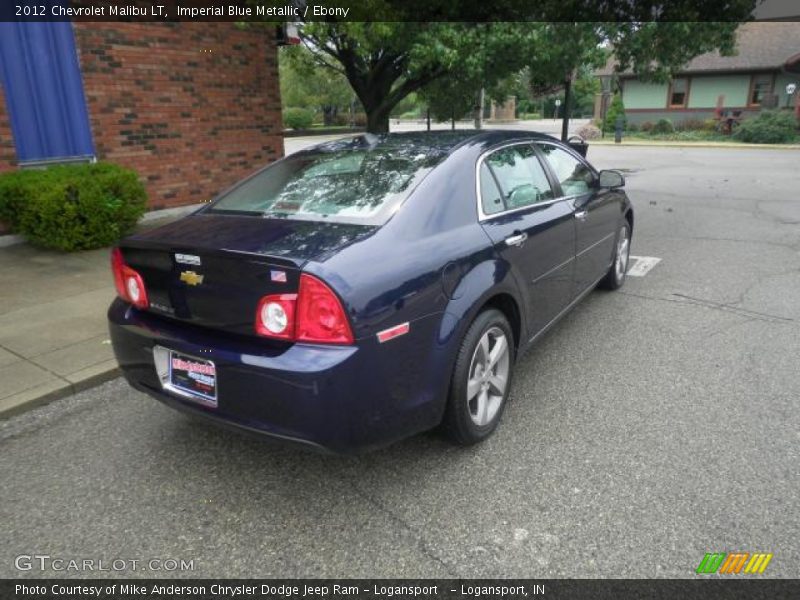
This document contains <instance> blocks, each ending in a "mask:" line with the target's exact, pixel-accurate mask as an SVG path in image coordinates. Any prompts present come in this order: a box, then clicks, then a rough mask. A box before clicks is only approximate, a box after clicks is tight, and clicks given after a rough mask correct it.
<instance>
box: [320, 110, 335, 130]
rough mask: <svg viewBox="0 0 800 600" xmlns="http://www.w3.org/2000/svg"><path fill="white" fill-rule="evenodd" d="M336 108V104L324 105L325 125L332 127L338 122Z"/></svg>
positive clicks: (323, 122)
mask: <svg viewBox="0 0 800 600" xmlns="http://www.w3.org/2000/svg"><path fill="white" fill-rule="evenodd" d="M337 112H338V111H337V110H336V107H335V106H332V105H326V106H323V107H322V124H323V125H325V127H330V126H332V125H335V124H336V113H337Z"/></svg>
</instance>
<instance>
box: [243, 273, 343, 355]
mask: <svg viewBox="0 0 800 600" xmlns="http://www.w3.org/2000/svg"><path fill="white" fill-rule="evenodd" d="M256 333H257V334H258V335H263V336H265V337H271V338H277V339H283V340H291V341H295V342H307V343H313V344H352V343H353V333H352V331H351V330H350V323H349V322H348V320H347V315H346V314H345V312H344V308H343V307H342V303H341V302H340V301H339V298H338V297H337V296H336V294H334V293H333V290H331V288H329V287H328V286H327V285H325V284H324V283H323V282H322V281H320V280H319V279H317V278H316V277H313V276H311V275H307V274H306V273H302V274H301V275H300V287H299V290H298V292H297V294H274V295H270V296H264V297H263V298H262V299H261V300H260V301H259V303H258V308H257V310H256Z"/></svg>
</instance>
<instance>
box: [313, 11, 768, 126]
mask: <svg viewBox="0 0 800 600" xmlns="http://www.w3.org/2000/svg"><path fill="white" fill-rule="evenodd" d="M319 3H321V0H320V2H316V3H315V4H319ZM322 3H324V2H322ZM574 4H575V3H569V2H567V3H565V2H564V1H563V0H541V1H540V2H536V3H532V2H527V1H526V2H523V1H521V0H498V1H497V2H495V3H493V5H492V8H493V12H492V15H489V14H486V15H483V16H484V17H490V16H494V18H495V19H496V18H498V15H500V16H507V18H509V19H510V18H512V17H513V18H514V19H515V20H514V21H511V20H509V21H488V22H480V23H460V22H444V21H441V22H440V21H435V20H428V21H425V17H426V15H431V14H434V15H435V16H436V17H438V18H443V19H446V18H453V17H454V16H456V15H459V14H461V15H463V14H464V12H463V11H464V10H465V9H464V8H463V6H462V5H461V4H460V3H459V2H457V1H456V0H438V1H436V0H426V1H425V2H423V1H422V0H403V1H402V2H401V1H400V0H362V1H361V2H360V3H359V4H358V5H357V6H356V8H357V10H356V12H355V18H358V15H362V18H366V17H369V18H371V19H380V18H384V19H386V21H377V20H376V21H370V22H352V21H345V20H337V18H336V17H326V20H325V21H314V22H305V23H302V25H301V27H300V32H299V33H300V38H301V40H302V42H303V44H304V45H305V46H306V48H307V49H308V51H309V52H310V53H311V55H312V58H313V60H314V61H315V62H316V64H318V65H320V66H322V67H325V68H326V69H329V70H331V71H334V72H336V73H339V74H341V75H342V76H343V77H345V78H347V80H348V81H349V83H350V86H351V87H352V89H353V91H354V92H355V94H356V95H357V96H358V99H359V100H360V101H361V104H362V105H363V106H364V109H365V111H366V113H367V129H368V130H369V131H372V132H383V131H387V130H388V126H389V114H390V113H391V111H392V109H393V107H394V106H395V105H397V103H398V102H400V101H401V100H402V99H403V98H405V97H406V96H408V95H409V94H411V93H412V92H417V91H420V90H423V89H424V88H426V87H427V86H429V85H431V84H432V83H433V82H435V81H437V80H440V79H443V78H446V77H448V76H451V77H454V78H457V80H458V87H459V88H460V87H462V86H463V87H466V86H468V85H470V86H472V88H473V89H474V90H475V91H476V92H477V91H478V90H480V89H481V88H484V89H486V90H493V89H497V86H498V84H499V82H501V81H502V80H503V79H505V78H507V77H509V76H510V75H512V74H514V73H517V72H519V71H520V70H522V69H523V68H524V67H526V66H528V67H529V68H530V73H531V81H532V86H534V88H535V89H542V88H545V87H550V88H551V89H556V88H561V89H564V91H565V94H566V95H567V96H568V97H569V94H570V88H571V86H572V82H573V81H574V79H575V76H576V72H577V71H578V69H580V68H581V67H582V66H585V65H598V64H600V62H601V60H602V59H603V58H605V51H604V50H603V48H604V47H606V46H608V45H609V44H610V45H611V46H612V47H613V48H614V52H615V54H616V56H617V59H618V61H619V65H618V66H619V68H620V69H627V68H632V69H633V70H634V71H636V73H638V74H640V75H642V76H644V77H651V78H654V79H658V78H665V77H668V76H669V74H670V73H672V72H673V71H674V70H676V69H678V68H680V67H681V66H682V65H683V64H685V63H686V62H687V61H688V60H690V59H691V58H693V57H694V56H696V55H698V54H701V53H703V52H707V51H709V50H714V49H720V50H722V51H723V52H729V51H731V50H732V48H733V42H734V35H733V34H734V31H735V28H736V23H707V22H679V20H680V19H687V18H692V19H696V21H700V20H701V19H703V18H707V16H708V15H710V14H724V15H725V16H726V18H728V19H745V18H747V17H748V16H749V14H750V13H751V12H752V10H753V8H754V6H755V0H669V1H667V0H660V1H659V0H652V1H649V2H637V3H618V4H614V5H613V10H612V9H610V8H608V7H605V8H604V7H603V6H600V7H599V8H596V9H594V11H593V9H592V5H591V4H590V3H587V4H586V5H585V6H583V5H582V6H583V8H584V9H585V10H584V11H583V12H582V14H584V13H585V14H586V15H597V16H598V17H600V18H598V21H597V22H584V23H564V22H562V21H563V20H564V18H563V17H564V12H565V11H567V12H570V10H571V11H572V12H574V11H575V10H576V6H574ZM471 8H472V12H473V13H480V9H476V8H475V7H474V6H471ZM459 11H460V12H459ZM653 15H657V16H658V18H659V19H661V20H660V21H656V22H642V19H650V18H652V16H653ZM478 16H479V15H478ZM350 18H353V16H352V15H351V17H350ZM587 18H588V17H587ZM546 21H552V22H546ZM454 85H455V84H452V83H451V84H450V86H451V87H453V86H454ZM566 105H567V106H569V105H570V102H567V103H566ZM565 116H567V117H568V114H567V115H565Z"/></svg>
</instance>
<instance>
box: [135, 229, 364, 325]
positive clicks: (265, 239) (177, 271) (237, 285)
mask: <svg viewBox="0 0 800 600" xmlns="http://www.w3.org/2000/svg"><path fill="white" fill-rule="evenodd" d="M374 229H375V228H374V227H371V226H366V225H349V224H341V223H320V222H309V221H291V220H284V219H263V218H260V217H252V216H247V217H245V216H235V215H203V214H201V215H193V216H191V217H187V218H185V219H181V220H180V221H176V222H174V223H171V224H169V225H166V226H164V227H160V228H158V229H154V230H151V231H147V232H143V233H140V234H137V235H135V236H132V237H130V238H127V239H126V240H125V241H124V242H123V243H122V244H121V247H120V248H121V251H122V255H123V259H124V261H125V263H126V264H127V265H129V266H130V267H131V268H133V269H135V270H136V271H137V272H138V273H139V274H140V275H141V276H142V278H143V279H144V282H145V287H146V288H147V295H148V298H149V300H150V308H149V310H150V311H152V312H153V313H156V314H160V315H163V316H166V317H169V318H173V319H178V320H182V321H187V322H191V323H193V324H197V325H201V326H206V327H212V328H218V329H224V330H226V331H228V332H231V333H240V334H246V335H255V330H254V320H255V312H256V307H257V305H258V301H259V300H260V299H261V298H262V297H263V296H265V295H268V294H294V293H297V289H298V286H299V280H300V272H301V270H302V267H303V265H304V264H305V263H306V262H308V261H309V260H324V259H325V256H327V255H329V254H330V253H332V252H336V251H338V250H340V249H341V248H343V247H344V246H347V245H349V244H351V243H353V242H355V241H357V240H358V239H361V238H362V237H363V236H365V235H369V233H370V232H371V231H372V230H374Z"/></svg>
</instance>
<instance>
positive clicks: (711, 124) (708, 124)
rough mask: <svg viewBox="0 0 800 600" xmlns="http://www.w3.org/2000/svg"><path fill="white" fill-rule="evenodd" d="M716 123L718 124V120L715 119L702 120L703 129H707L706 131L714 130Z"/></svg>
mask: <svg viewBox="0 0 800 600" xmlns="http://www.w3.org/2000/svg"><path fill="white" fill-rule="evenodd" d="M718 125H719V120H717V119H705V120H704V121H703V131H708V132H713V131H716V130H717V126H718Z"/></svg>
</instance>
